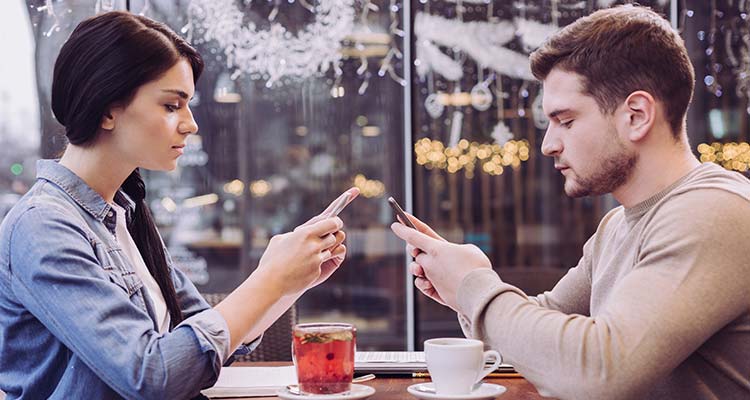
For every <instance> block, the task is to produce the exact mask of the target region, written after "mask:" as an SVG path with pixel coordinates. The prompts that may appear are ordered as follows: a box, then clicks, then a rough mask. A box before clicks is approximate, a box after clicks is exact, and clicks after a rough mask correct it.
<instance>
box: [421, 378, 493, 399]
mask: <svg viewBox="0 0 750 400" xmlns="http://www.w3.org/2000/svg"><path fill="white" fill-rule="evenodd" d="M420 388H424V389H427V391H422V390H419V389H420ZM406 390H407V391H408V392H409V393H411V394H412V395H414V396H416V397H417V398H418V399H425V400H458V399H461V400H485V399H494V398H495V397H497V396H500V395H501V394H503V393H505V391H506V390H507V389H506V388H505V386H501V385H496V384H494V383H482V386H480V387H479V389H476V390H474V391H473V392H471V393H469V394H437V393H435V384H433V383H432V382H428V383H416V384H414V385H411V386H409V387H408V388H406Z"/></svg>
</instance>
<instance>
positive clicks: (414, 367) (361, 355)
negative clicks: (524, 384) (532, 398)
mask: <svg viewBox="0 0 750 400" xmlns="http://www.w3.org/2000/svg"><path fill="white" fill-rule="evenodd" d="M354 370H355V371H357V372H371V373H386V374H388V373H391V374H400V373H412V372H424V371H427V362H426V361H425V356H424V352H423V351H358V352H357V353H356V354H355V356H354ZM497 371H498V372H515V370H514V369H513V366H512V365H510V364H500V367H498V369H497Z"/></svg>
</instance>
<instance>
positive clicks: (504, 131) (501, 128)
mask: <svg viewBox="0 0 750 400" xmlns="http://www.w3.org/2000/svg"><path fill="white" fill-rule="evenodd" d="M491 136H492V138H493V139H495V143H497V144H499V145H500V146H502V145H504V144H505V143H507V142H508V141H509V140H511V139H513V132H511V131H510V129H508V127H507V126H506V125H505V124H504V123H503V122H502V121H501V122H498V123H497V125H495V127H494V128H493V129H492V134H491Z"/></svg>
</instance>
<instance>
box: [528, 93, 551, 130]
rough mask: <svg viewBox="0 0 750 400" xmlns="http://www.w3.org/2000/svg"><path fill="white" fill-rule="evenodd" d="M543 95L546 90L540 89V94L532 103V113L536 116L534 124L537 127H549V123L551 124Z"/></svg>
mask: <svg viewBox="0 0 750 400" xmlns="http://www.w3.org/2000/svg"><path fill="white" fill-rule="evenodd" d="M543 95H544V91H543V90H541V89H540V90H539V94H537V95H536V98H535V99H534V101H533V102H532V103H531V114H532V115H533V117H534V126H536V127H537V129H547V125H549V118H547V115H546V114H545V113H544V108H543V107H542V98H543Z"/></svg>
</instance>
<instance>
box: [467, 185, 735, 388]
mask: <svg viewBox="0 0 750 400" xmlns="http://www.w3.org/2000/svg"><path fill="white" fill-rule="evenodd" d="M708 202H710V203H712V204H721V205H722V206H721V207H710V208H706V206H705V205H706V204H707V203H708ZM696 210H701V212H702V213H701V215H698V213H697V212H696ZM747 237H750V212H748V202H747V201H746V200H745V199H742V198H741V197H739V196H736V195H733V194H730V193H728V192H724V191H720V190H700V191H693V192H689V193H685V194H683V195H682V196H680V198H679V199H675V200H673V201H671V202H669V205H668V206H665V207H662V208H661V209H659V210H657V211H656V212H655V216H654V218H653V219H652V220H651V222H650V223H649V224H648V227H647V228H645V229H644V230H643V232H642V234H641V235H640V238H641V240H640V242H638V243H632V244H630V245H631V246H637V247H638V250H637V254H638V256H637V258H636V260H635V265H633V266H632V269H631V270H630V271H627V273H624V271H620V274H619V276H618V277H617V279H616V282H615V284H614V286H613V287H612V289H611V291H610V292H609V294H608V296H607V298H606V300H604V302H603V304H602V305H601V307H600V309H599V311H598V312H597V315H596V316H595V317H590V316H584V315H579V314H572V313H566V312H562V311H558V310H553V309H550V308H546V307H544V306H543V305H542V304H541V302H538V301H532V300H531V299H529V298H527V297H526V296H525V295H524V294H523V292H521V291H520V290H518V289H517V288H515V287H513V286H511V285H508V284H506V283H504V282H503V281H502V280H501V279H500V277H499V276H497V274H496V273H495V272H494V271H491V270H482V271H474V272H472V273H471V274H469V275H467V276H466V277H465V278H464V280H463V281H462V283H461V285H460V287H459V289H458V303H459V313H460V314H461V315H463V316H464V317H463V318H464V319H465V321H464V322H465V323H466V324H469V325H470V329H469V332H468V333H470V334H471V336H473V337H475V338H478V339H481V340H484V341H485V343H487V344H488V345H489V346H490V347H492V348H495V349H497V350H498V351H500V353H501V354H502V355H503V357H504V359H505V360H506V361H507V362H510V363H512V364H513V365H514V366H515V367H516V369H517V370H518V371H519V372H521V373H522V374H523V375H524V376H525V377H526V378H527V379H528V380H529V381H531V382H532V383H533V384H534V385H535V386H536V387H537V388H538V389H539V391H540V393H542V394H544V395H552V396H556V397H560V398H575V399H599V398H608V399H617V398H634V397H638V396H639V395H640V394H642V393H643V392H645V391H647V390H648V388H649V387H650V386H652V385H653V384H654V383H655V382H657V381H659V380H660V379H664V378H665V377H666V376H667V375H668V374H669V373H670V372H671V371H672V370H674V369H675V368H676V367H677V366H678V365H679V364H680V363H682V362H683V361H684V360H685V359H686V358H688V357H689V356H690V355H691V354H692V353H693V352H695V351H696V349H698V348H699V347H700V346H701V345H702V344H703V343H704V342H706V341H707V340H708V339H709V338H710V337H711V336H712V335H714V334H715V333H716V332H717V331H719V330H720V329H721V328H722V327H724V326H726V325H727V324H729V323H730V322H731V321H733V320H734V319H736V318H738V317H739V316H741V315H742V313H745V312H747V310H748V307H749V306H750V304H749V303H750V300H748V296H747V288H748V287H749V286H750V266H749V265H748V263H747V262H745V261H741V260H744V259H745V258H746V257H745V254H744V252H745V250H744V246H745V245H746V244H745V241H746V238H747ZM738 261H740V262H738ZM600 267H603V266H597V268H600ZM553 292H554V291H553Z"/></svg>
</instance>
